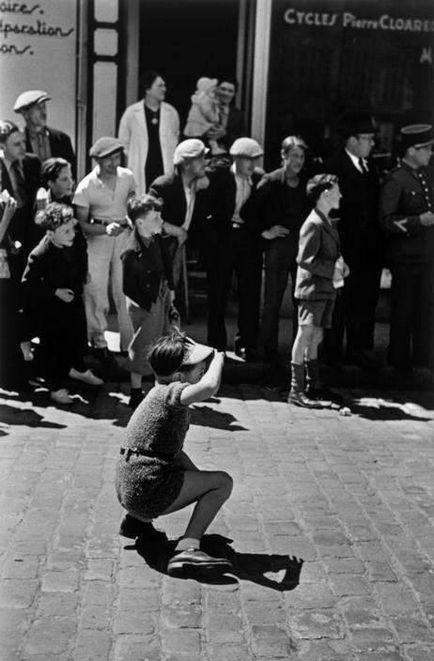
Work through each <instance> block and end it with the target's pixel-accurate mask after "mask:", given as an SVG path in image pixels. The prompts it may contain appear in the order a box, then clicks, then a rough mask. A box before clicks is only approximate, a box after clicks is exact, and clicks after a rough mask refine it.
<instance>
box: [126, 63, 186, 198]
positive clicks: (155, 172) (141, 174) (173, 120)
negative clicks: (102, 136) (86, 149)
mask: <svg viewBox="0 0 434 661" xmlns="http://www.w3.org/2000/svg"><path fill="white" fill-rule="evenodd" d="M142 86H143V89H144V92H145V93H144V97H143V99H142V100H141V101H138V102H137V103H133V104H132V105H131V106H129V107H128V108H127V109H126V110H125V112H124V114H123V115H122V117H121V121H120V124H119V140H121V142H122V143H123V145H124V148H125V152H126V155H127V166H128V167H129V169H130V170H132V172H133V174H134V178H135V180H136V183H137V194H140V195H141V194H143V193H146V192H147V190H148V188H149V186H150V185H151V184H152V182H153V181H154V179H156V178H157V177H159V176H160V175H162V174H170V173H171V172H172V170H173V153H174V151H175V147H176V145H177V144H178V139H179V115H178V112H177V111H176V110H175V108H174V107H173V106H171V105H170V104H169V103H166V102H165V101H164V98H165V96H166V83H165V82H164V80H163V78H162V77H161V76H160V74H159V73H157V72H156V71H146V72H145V73H144V74H143V76H142Z"/></svg>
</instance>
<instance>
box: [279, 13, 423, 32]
mask: <svg viewBox="0 0 434 661" xmlns="http://www.w3.org/2000/svg"><path fill="white" fill-rule="evenodd" d="M283 20H284V21H285V23H287V24H288V25H306V26H316V27H328V28H331V27H343V28H353V29H355V30H395V31H398V32H434V20H432V19H429V18H410V17H408V16H390V15H389V14H382V15H381V16H379V17H378V18H363V17H360V16H358V15H357V14H354V13H353V12H348V11H344V12H320V11H302V10H300V9H298V8H296V7H290V8H289V9H287V10H286V11H285V12H284V14H283Z"/></svg>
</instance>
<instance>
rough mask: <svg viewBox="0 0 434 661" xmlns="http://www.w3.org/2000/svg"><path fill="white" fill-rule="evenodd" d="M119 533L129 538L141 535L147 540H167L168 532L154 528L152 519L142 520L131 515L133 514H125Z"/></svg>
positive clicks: (141, 537) (140, 536)
mask: <svg viewBox="0 0 434 661" xmlns="http://www.w3.org/2000/svg"><path fill="white" fill-rule="evenodd" d="M119 534H120V535H122V537H128V538H129V539H137V537H139V538H140V539H141V540H142V541H146V542H151V541H152V542H157V541H167V536H166V533H164V532H161V530H157V529H156V528H154V526H153V525H152V523H151V522H150V521H140V520H139V519H135V518H134V517H133V516H131V514H125V516H124V518H123V519H122V521H121V525H120V528H119Z"/></svg>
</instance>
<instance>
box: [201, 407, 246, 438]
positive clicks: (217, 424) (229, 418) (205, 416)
mask: <svg viewBox="0 0 434 661" xmlns="http://www.w3.org/2000/svg"><path fill="white" fill-rule="evenodd" d="M214 401H215V400H214ZM236 421H237V419H236V418H235V416H233V415H232V413H222V412H221V411H216V410H215V409H213V408H211V407H210V406H192V408H191V424H192V425H198V426H200V427H213V428H214V429H224V430H226V431H247V429H246V427H242V426H241V425H236V424H233V423H234V422H236Z"/></svg>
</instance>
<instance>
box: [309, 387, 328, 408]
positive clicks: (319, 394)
mask: <svg viewBox="0 0 434 661" xmlns="http://www.w3.org/2000/svg"><path fill="white" fill-rule="evenodd" d="M305 395H306V397H307V398H308V399H310V400H312V401H314V402H317V404H319V405H320V406H321V408H323V409H328V408H331V406H332V404H333V399H332V397H331V393H330V392H329V391H328V390H327V389H326V388H315V387H314V386H307V387H306V390H305Z"/></svg>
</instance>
